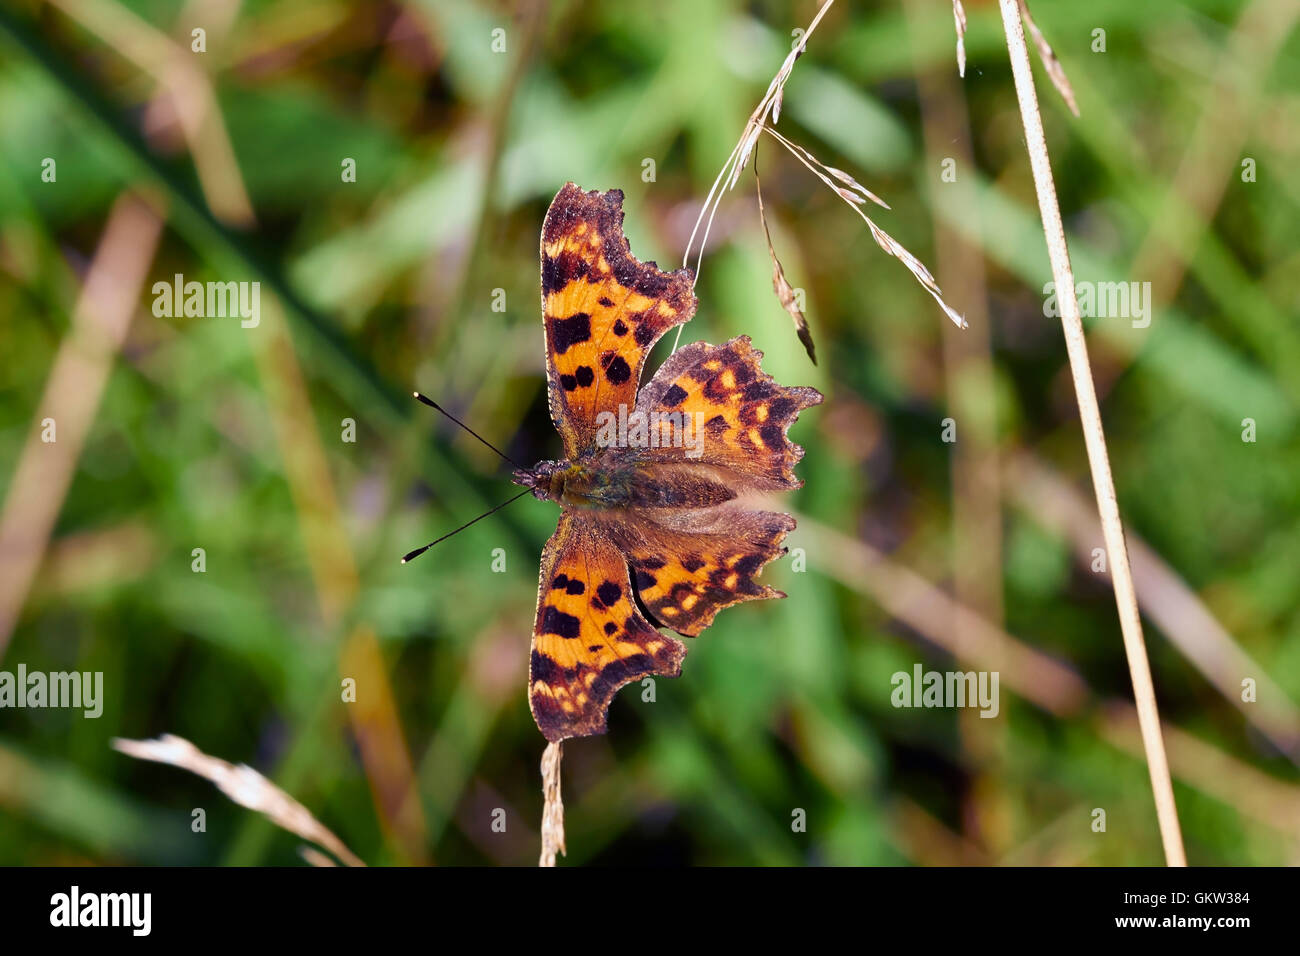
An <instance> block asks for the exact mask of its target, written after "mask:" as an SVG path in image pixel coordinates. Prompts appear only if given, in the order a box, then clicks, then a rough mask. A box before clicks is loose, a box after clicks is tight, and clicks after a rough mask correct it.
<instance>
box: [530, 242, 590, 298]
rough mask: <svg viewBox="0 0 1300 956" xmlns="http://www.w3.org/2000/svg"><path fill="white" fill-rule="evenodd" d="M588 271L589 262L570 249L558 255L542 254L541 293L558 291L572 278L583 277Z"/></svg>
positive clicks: (548, 293)
mask: <svg viewBox="0 0 1300 956" xmlns="http://www.w3.org/2000/svg"><path fill="white" fill-rule="evenodd" d="M590 273H591V265H590V263H588V262H587V260H586V259H585V258H583V257H582V256H581V255H579V254H578V253H577V252H575V251H574V250H572V249H566V250H564V251H563V252H561V253H560V254H559V255H558V256H543V257H542V295H550V294H551V293H552V292H559V291H560V290H561V289H563V288H564V287H565V286H566V285H568V284H569V283H570V282H572V281H573V280H574V279H581V278H585V277H586V276H588V275H590Z"/></svg>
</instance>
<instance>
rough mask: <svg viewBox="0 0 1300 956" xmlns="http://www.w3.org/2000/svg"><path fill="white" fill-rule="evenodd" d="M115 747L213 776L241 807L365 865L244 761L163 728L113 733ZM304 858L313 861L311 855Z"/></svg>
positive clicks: (351, 862) (349, 861) (131, 754)
mask: <svg viewBox="0 0 1300 956" xmlns="http://www.w3.org/2000/svg"><path fill="white" fill-rule="evenodd" d="M112 743H113V748H114V749H115V750H119V751H121V752H122V753H124V754H126V755H127V756H128V757H135V758H136V759H137V760H152V761H154V762H155V763H165V764H170V765H171V766H173V767H180V768H181V769H182V770H188V771H189V772H190V773H193V774H197V775H198V776H200V777H203V778H205V779H207V780H211V781H212V782H213V783H215V784H216V785H217V788H218V789H219V790H220V791H221V792H222V793H224V794H225V795H226V796H227V797H229V798H230V799H231V800H233V801H235V803H237V804H239V805H240V806H241V807H247V808H248V809H250V810H256V811H257V812H258V813H260V814H262V815H263V816H264V817H266V818H267V819H268V820H270V821H271V822H272V823H274V824H275V825H276V826H278V827H281V828H283V829H285V830H288V831H289V832H290V833H293V834H296V835H297V836H300V837H302V838H303V839H304V840H308V841H310V842H312V843H315V844H316V845H318V846H322V847H324V848H325V849H327V850H329V851H330V852H331V853H333V854H334V855H335V856H336V857H338V858H339V859H340V860H342V861H343V862H344V863H346V864H347V865H348V866H365V865H366V864H365V863H364V862H362V860H361V858H360V857H358V856H357V855H356V854H355V853H353V852H352V851H351V850H349V849H348V848H347V847H346V846H345V845H344V843H343V841H342V840H340V839H339V838H338V837H337V836H335V835H334V833H333V831H331V830H330V829H329V828H328V827H326V826H325V824H323V823H321V822H320V821H319V820H317V819H316V818H315V817H314V816H312V815H311V811H309V810H308V809H307V808H306V807H304V806H303V805H302V804H301V803H299V802H298V801H297V800H295V799H294V798H293V797H291V796H289V795H288V794H287V793H285V792H284V791H283V790H281V789H280V788H279V787H277V786H276V785H275V784H273V783H271V781H269V780H267V779H266V778H265V777H263V776H262V775H261V774H260V773H258V772H257V771H256V770H254V769H253V768H252V767H249V766H247V765H245V764H240V765H239V766H235V765H234V764H232V763H227V762H226V761H224V760H222V759H220V758H218V757H211V756H209V755H208V754H205V753H204V752H203V751H201V750H200V749H199V748H198V747H196V746H194V744H192V743H190V742H189V741H188V740H186V739H185V738H184V737H177V736H175V735H174V734H163V735H162V736H161V737H159V738H158V739H157V740H124V739H123V738H121V737H114V738H113V741H112ZM308 862H313V864H314V865H318V864H315V861H312V860H310V859H309V861H308Z"/></svg>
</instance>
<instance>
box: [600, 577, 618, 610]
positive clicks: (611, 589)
mask: <svg viewBox="0 0 1300 956" xmlns="http://www.w3.org/2000/svg"><path fill="white" fill-rule="evenodd" d="M622 596H623V589H622V588H621V587H619V586H618V585H617V584H615V583H614V582H613V581H606V582H604V583H603V584H602V585H601V586H600V587H598V588H596V597H598V598H600V603H601V604H603V605H605V607H612V606H613V605H615V604H617V603H618V599H619V598H621V597H622Z"/></svg>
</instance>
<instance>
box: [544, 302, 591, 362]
mask: <svg viewBox="0 0 1300 956" xmlns="http://www.w3.org/2000/svg"><path fill="white" fill-rule="evenodd" d="M590 339H591V316H589V315H588V314H587V313H586V312H578V313H576V314H574V315H571V316H569V317H568V318H567V319H551V347H552V348H554V349H555V354H556V355H563V354H564V353H565V352H567V351H568V350H569V347H570V346H572V345H577V344H578V343H580V342H586V341H589V340H590Z"/></svg>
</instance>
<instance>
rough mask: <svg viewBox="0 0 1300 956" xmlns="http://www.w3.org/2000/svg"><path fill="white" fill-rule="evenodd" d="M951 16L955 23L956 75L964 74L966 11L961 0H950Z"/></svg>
mask: <svg viewBox="0 0 1300 956" xmlns="http://www.w3.org/2000/svg"><path fill="white" fill-rule="evenodd" d="M952 18H953V20H954V21H956V24H957V75H958V76H960V77H965V76H966V11H965V10H964V9H962V5H961V0H952Z"/></svg>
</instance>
